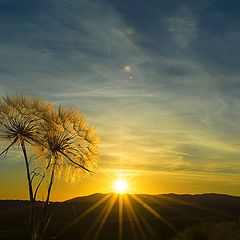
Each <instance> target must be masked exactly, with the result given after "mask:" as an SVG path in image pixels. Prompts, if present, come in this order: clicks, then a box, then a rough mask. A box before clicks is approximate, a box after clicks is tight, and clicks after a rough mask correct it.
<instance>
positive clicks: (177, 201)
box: [155, 195, 232, 217]
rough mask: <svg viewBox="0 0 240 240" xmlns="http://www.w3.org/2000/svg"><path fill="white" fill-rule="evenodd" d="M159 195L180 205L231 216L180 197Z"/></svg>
mask: <svg viewBox="0 0 240 240" xmlns="http://www.w3.org/2000/svg"><path fill="white" fill-rule="evenodd" d="M159 197H160V198H162V199H166V200H169V201H172V202H175V203H179V204H182V205H187V206H190V207H195V208H198V209H201V210H204V211H209V212H212V213H217V214H221V215H223V216H225V217H232V215H231V214H227V213H224V212H221V211H219V210H215V209H212V208H207V207H203V206H200V205H198V204H195V203H191V202H187V201H184V200H180V199H175V198H172V197H169V196H163V195H160V196H159ZM155 201H157V200H155ZM175 211H176V210H175Z"/></svg>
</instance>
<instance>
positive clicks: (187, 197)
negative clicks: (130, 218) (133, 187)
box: [63, 193, 240, 203]
mask: <svg viewBox="0 0 240 240" xmlns="http://www.w3.org/2000/svg"><path fill="white" fill-rule="evenodd" d="M110 194H114V193H110ZM106 195H107V194H104V193H94V194H91V195H87V196H80V197H75V198H72V199H69V200H66V201H64V202H63V203H78V202H85V201H86V202H89V201H91V202H92V201H93V202H95V201H98V200H100V199H102V198H103V197H104V196H106ZM128 195H130V196H131V195H136V196H138V197H143V198H149V197H150V198H153V199H154V198H158V199H159V198H160V199H166V198H169V199H176V200H184V201H204V200H206V201H240V197H239V196H232V195H228V194H218V193H201V194H176V193H166V194H156V195H151V194H128Z"/></svg>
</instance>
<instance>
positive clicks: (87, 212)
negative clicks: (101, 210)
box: [56, 193, 112, 237]
mask: <svg viewBox="0 0 240 240" xmlns="http://www.w3.org/2000/svg"><path fill="white" fill-rule="evenodd" d="M111 196H112V194H111V193H109V194H107V195H106V196H104V197H103V198H102V199H100V200H98V201H97V202H96V203H94V205H92V206H91V207H90V208H88V209H87V210H86V211H85V212H83V213H82V214H81V215H79V216H78V217H77V218H75V219H74V220H73V221H72V222H71V223H69V224H68V225H67V226H66V227H65V228H63V230H62V231H60V232H59V233H58V234H57V235H56V237H59V236H60V235H62V234H63V233H64V232H66V231H67V230H68V229H70V228H71V227H72V226H73V225H75V224H76V223H78V222H79V221H80V220H81V219H82V218H84V217H85V216H86V215H88V214H89V213H90V212H92V211H93V210H94V209H95V208H97V207H98V206H99V205H100V204H102V203H103V202H105V201H106V200H107V199H108V198H110V197H111Z"/></svg>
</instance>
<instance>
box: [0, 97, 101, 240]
mask: <svg viewBox="0 0 240 240" xmlns="http://www.w3.org/2000/svg"><path fill="white" fill-rule="evenodd" d="M0 138H1V139H2V140H5V141H6V142H7V145H6V147H5V149H4V150H3V151H2V152H1V153H0V155H3V154H5V155H7V153H8V151H9V150H10V149H11V148H12V147H14V146H15V145H18V146H20V147H21V149H22V152H23V156H24V161H25V166H26V175H27V183H28V192H29V199H30V215H29V227H30V233H31V239H43V237H44V233H45V231H46V227H47V225H48V223H49V221H50V218H49V217H48V216H47V208H48V204H49V201H50V194H51V191H52V187H53V182H54V178H55V175H56V173H58V176H60V175H61V174H62V173H63V172H64V173H65V175H66V177H67V178H72V179H74V178H76V177H78V176H80V175H81V173H83V172H87V173H91V172H92V168H93V167H94V166H95V165H96V163H97V160H98V154H97V150H96V146H97V143H98V141H99V139H98V137H96V136H95V134H94V129H93V128H91V127H90V126H89V125H88V123H87V121H86V117H85V116H84V115H83V114H80V113H79V112H77V111H75V110H73V109H72V108H70V107H68V108H67V109H63V108H62V107H61V106H59V107H58V108H54V107H53V106H52V104H49V103H46V102H43V101H40V99H39V98H33V99H30V98H29V97H26V96H7V97H3V98H2V99H1V100H0ZM27 149H31V150H32V151H31V157H34V158H35V161H34V162H33V161H31V160H30V159H29V157H28V153H27ZM31 159H32V158H31ZM37 163H38V165H37ZM64 169H65V171H63V170H64ZM48 172H49V173H48ZM46 176H48V178H49V180H48V187H47V193H46V199H45V200H44V205H43V209H42V215H41V217H39V219H37V217H36V214H35V206H36V204H35V203H36V197H37V193H38V191H39V188H40V186H41V184H42V182H43V180H44V179H46ZM37 177H38V178H37ZM36 179H37V180H36ZM34 181H36V183H35V184H34Z"/></svg>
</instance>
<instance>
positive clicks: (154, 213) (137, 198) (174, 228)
mask: <svg viewBox="0 0 240 240" xmlns="http://www.w3.org/2000/svg"><path fill="white" fill-rule="evenodd" d="M131 197H132V198H133V199H135V200H136V201H137V202H139V203H140V204H141V205H142V206H143V207H144V208H145V209H147V210H148V211H149V212H150V213H151V214H152V215H153V216H155V217H156V218H158V219H159V220H161V221H162V222H164V223H165V224H166V225H167V226H169V227H170V228H171V229H172V230H173V231H174V232H175V233H177V234H181V233H180V232H179V231H178V229H177V228H176V227H174V226H173V225H172V224H171V223H170V222H168V221H167V220H166V219H164V218H163V217H162V216H161V215H160V214H159V213H158V212H157V211H155V210H154V209H153V208H152V207H150V206H149V205H148V204H147V203H145V202H144V201H142V200H141V199H140V198H139V197H138V196H136V195H131ZM181 237H182V238H183V239H184V240H187V239H186V237H185V236H183V235H182V234H181Z"/></svg>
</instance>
